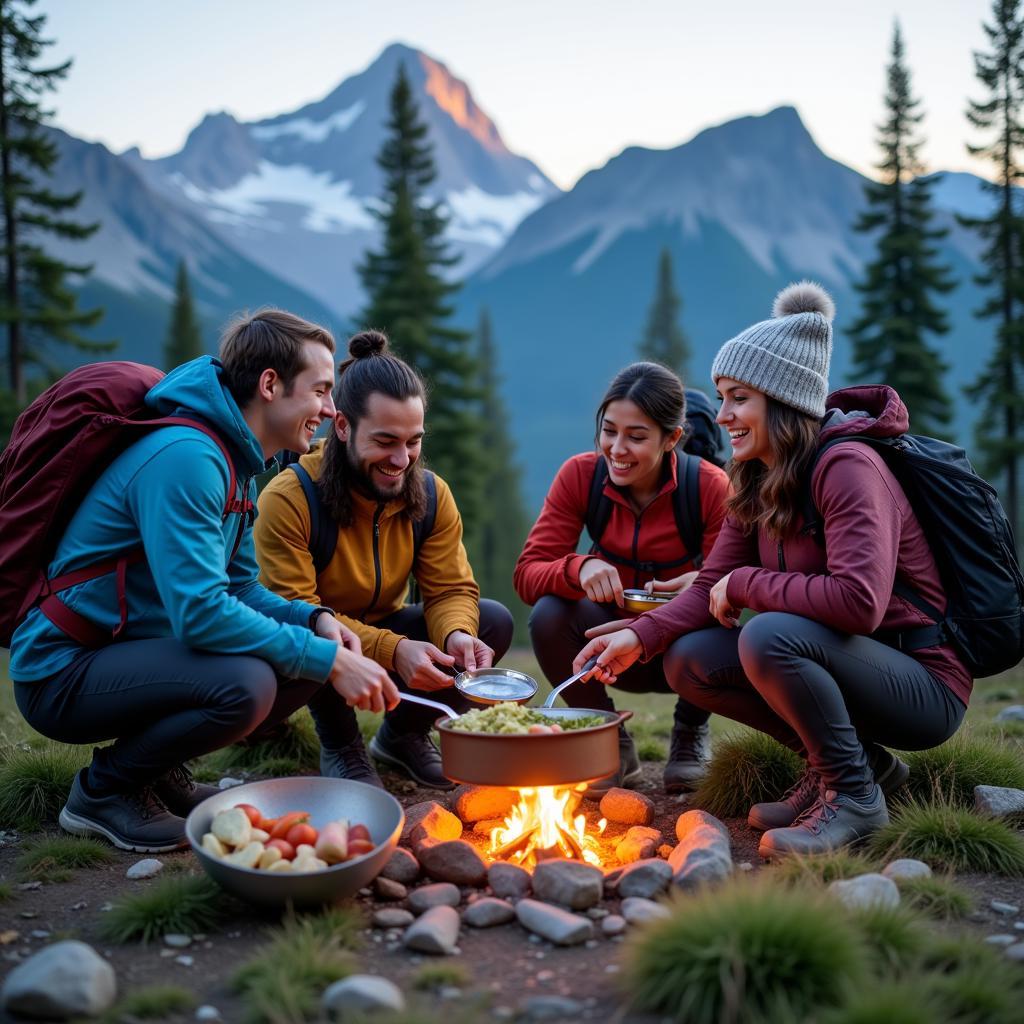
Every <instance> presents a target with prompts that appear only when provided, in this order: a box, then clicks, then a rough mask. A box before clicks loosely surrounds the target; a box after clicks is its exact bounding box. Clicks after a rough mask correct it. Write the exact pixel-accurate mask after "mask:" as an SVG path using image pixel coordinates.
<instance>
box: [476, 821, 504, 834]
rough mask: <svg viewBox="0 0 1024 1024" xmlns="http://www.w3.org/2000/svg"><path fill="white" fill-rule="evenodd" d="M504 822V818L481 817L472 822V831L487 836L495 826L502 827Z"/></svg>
mask: <svg viewBox="0 0 1024 1024" xmlns="http://www.w3.org/2000/svg"><path fill="white" fill-rule="evenodd" d="M504 824H505V819H504V818H483V819H481V820H480V821H475V822H473V831H474V832H475V833H476V834H477V835H478V836H489V835H490V834H491V833H492V832H493V831H494V830H495V829H496V828H502V827H503V826H504Z"/></svg>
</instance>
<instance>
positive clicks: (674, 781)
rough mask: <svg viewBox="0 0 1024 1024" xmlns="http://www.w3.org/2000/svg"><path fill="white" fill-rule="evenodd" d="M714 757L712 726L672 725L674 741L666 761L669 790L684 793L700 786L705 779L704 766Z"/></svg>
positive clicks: (665, 773) (680, 723)
mask: <svg viewBox="0 0 1024 1024" xmlns="http://www.w3.org/2000/svg"><path fill="white" fill-rule="evenodd" d="M710 760H711V728H710V726H709V725H708V723H707V722H705V723H704V724H703V725H684V724H683V723H682V722H676V723H675V725H673V726H672V741H671V744H670V746H669V751H668V761H667V762H666V763H665V772H664V775H663V778H664V780H665V792H666V793H683V792H686V791H687V790H691V789H696V788H697V786H698V785H699V784H700V783H701V782H702V781H703V779H704V769H705V768H707V764H708V761H710Z"/></svg>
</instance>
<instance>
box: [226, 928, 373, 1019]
mask: <svg viewBox="0 0 1024 1024" xmlns="http://www.w3.org/2000/svg"><path fill="white" fill-rule="evenodd" d="M361 926H362V918H361V916H360V915H359V913H358V912H357V911H354V910H348V909H344V908H335V909H332V910H330V911H328V912H327V913H325V914H323V915H321V916H318V917H304V918H302V919H301V920H296V919H295V918H290V919H289V920H287V921H286V922H285V924H284V925H283V926H282V927H281V928H280V929H277V930H276V935H275V936H274V938H273V939H272V941H271V942H270V944H269V945H268V946H267V947H266V948H265V949H264V950H263V952H262V953H260V954H259V955H258V956H257V957H256V958H255V959H254V960H251V961H250V962H249V963H247V964H246V965H245V966H244V967H242V968H241V969H240V970H238V971H237V972H236V974H235V976H234V978H233V979H232V986H233V988H234V989H235V991H236V992H239V993H241V995H242V998H243V1000H244V1001H245V1004H246V1017H245V1019H246V1021H248V1022H249V1024H291V1022H293V1021H294V1022H300V1021H305V1020H308V1019H310V1018H312V1017H313V1016H315V1014H316V1011H317V1006H318V1004H319V1000H320V995H321V993H322V992H323V990H324V989H325V988H326V987H327V986H328V985H330V984H331V983H332V982H334V981H338V980H340V979H341V978H344V977H347V976H348V975H349V974H351V973H352V972H353V971H354V970H355V968H356V964H355V961H354V960H353V958H352V955H351V954H350V952H349V950H350V949H352V948H354V946H355V945H356V942H357V936H358V933H359V929H360V927H361Z"/></svg>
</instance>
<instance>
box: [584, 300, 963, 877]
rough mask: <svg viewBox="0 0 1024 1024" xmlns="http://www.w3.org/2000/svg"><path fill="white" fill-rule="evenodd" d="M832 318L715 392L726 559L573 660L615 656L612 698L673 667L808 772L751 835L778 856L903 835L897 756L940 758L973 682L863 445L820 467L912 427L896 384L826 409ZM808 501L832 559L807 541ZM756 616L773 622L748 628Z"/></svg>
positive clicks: (752, 343) (811, 319) (738, 357)
mask: <svg viewBox="0 0 1024 1024" xmlns="http://www.w3.org/2000/svg"><path fill="white" fill-rule="evenodd" d="M833 312H834V311H833V306H832V301H831V299H830V298H829V297H828V295H827V294H826V293H825V292H824V291H823V290H822V289H821V288H819V287H818V286H817V285H812V284H809V283H807V282H802V283H801V284H799V285H793V286H791V287H790V288H788V289H786V290H785V291H783V292H782V293H781V294H780V295H779V297H778V298H777V299H776V303H775V309H774V318H773V319H771V320H766V321H764V322H763V323H760V324H755V325H754V326H753V327H750V328H748V329H747V330H746V331H744V332H743V333H742V334H740V335H738V336H737V337H735V338H733V339H732V340H731V341H729V342H726V344H725V345H724V346H723V347H722V349H721V350H720V351H719V353H718V356H717V357H716V359H715V362H714V365H713V367H712V377H713V379H714V381H715V385H716V387H717V388H718V391H719V394H720V396H721V399H722V407H721V411H720V412H719V415H718V422H719V423H721V424H722V425H723V426H725V427H726V428H727V429H728V431H729V436H730V439H731V441H732V449H733V458H732V462H731V463H730V476H731V479H732V483H733V487H734V488H735V496H734V497H733V498H731V499H730V501H729V505H728V515H727V518H726V521H725V524H724V525H723V527H722V530H721V532H720V533H719V536H718V542H717V543H716V545H715V549H714V551H712V552H711V554H710V556H709V557H708V560H707V563H706V565H705V566H704V568H703V570H702V571H701V573H700V576H699V577H698V579H697V580H696V581H695V582H694V584H693V585H692V586H691V587H690V588H689V589H688V590H687V591H686V592H685V593H684V594H681V595H680V596H679V597H678V598H675V599H674V600H672V601H671V602H670V603H669V604H667V605H665V606H663V607H662V608H659V609H657V610H656V611H652V612H650V613H648V614H646V615H644V616H642V617H641V618H639V619H636V620H635V621H633V622H632V623H630V624H629V626H628V628H621V627H622V624H621V623H620V624H619V628H617V629H616V628H614V627H609V628H608V629H606V630H605V631H604V635H601V636H597V632H598V631H594V632H592V633H591V635H592V636H594V637H595V639H593V640H592V641H591V642H590V643H589V644H588V645H587V646H586V647H585V648H584V649H583V650H582V651H581V652H580V654H579V655H578V657H577V658H576V663H577V664H582V663H583V662H584V661H586V660H587V658H589V657H591V656H592V655H594V654H600V657H599V661H598V665H599V669H598V673H599V678H601V679H602V680H603V681H605V682H609V683H611V682H614V681H615V678H616V676H617V675H618V674H619V673H622V672H625V671H626V670H627V669H630V667H631V666H633V664H634V663H635V662H636V661H637V660H638V659H642V660H644V661H647V660H648V659H650V658H653V657H656V656H658V655H659V654H662V652H664V664H665V673H666V675H667V676H668V679H669V682H670V683H671V685H672V688H673V689H674V690H676V692H677V693H679V694H680V695H681V696H683V697H685V698H686V699H687V700H689V701H692V702H693V703H694V704H697V705H698V706H700V707H703V708H706V709H707V710H709V711H715V712H718V713H720V714H723V715H726V716H727V717H729V718H732V719H735V720H737V721H740V722H743V723H745V724H747V725H749V726H752V727H753V728H755V729H759V730H760V731H761V732H765V733H767V734H768V735H770V736H774V737H775V738H776V739H777V740H779V741H780V742H781V743H783V744H785V745H786V746H788V747H789V748H790V749H792V750H794V751H796V752H797V753H799V754H800V755H801V757H803V758H804V760H805V762H806V770H805V772H804V774H803V776H802V777H801V779H800V781H799V782H798V784H797V785H796V786H795V787H794V788H793V789H792V790H791V791H790V792H789V793H787V794H786V795H785V796H784V797H783V798H782V799H781V800H780V801H778V802H776V803H764V804H757V805H755V806H754V807H752V808H751V811H750V817H749V821H750V823H751V825H753V826H755V827H757V828H761V829H765V830H766V831H765V833H764V835H763V836H762V838H761V845H760V852H761V855H762V856H764V857H771V856H775V855H781V854H786V853H818V852H823V851H826V850H830V849H834V848H836V847H838V846H842V845H844V844H846V843H849V842H853V841H856V840H858V839H860V838H863V837H864V836H866V835H868V834H870V833H871V832H873V831H874V830H876V829H877V828H879V827H880V826H881V825H883V824H884V823H885V822H886V821H888V813H887V810H886V804H885V795H884V794H885V792H891V791H892V789H894V788H895V787H897V786H898V785H901V784H902V783H903V782H904V781H905V780H906V777H907V772H908V769H907V766H906V765H905V764H903V762H901V761H900V760H898V759H897V758H895V757H894V756H893V755H892V754H891V753H889V752H888V751H887V750H886V749H885V747H884V746H883V744H885V745H892V746H896V747H899V748H901V749H910V750H912V749H926V748H928V747H931V746H935V745H936V744H939V743H942V742H943V741H944V740H946V739H947V738H948V737H949V736H951V735H952V734H953V733H954V732H955V731H956V729H957V728H958V726H959V725H960V723H961V721H962V720H963V716H964V712H965V710H966V706H967V700H968V697H969V695H970V691H971V685H972V680H971V677H970V674H969V673H968V671H967V669H966V667H965V666H964V665H963V663H962V662H961V661H960V659H959V657H958V656H957V655H956V653H955V652H954V650H953V649H952V648H951V647H949V646H948V645H944V644H943V643H942V641H941V635H940V634H939V632H938V629H937V627H936V626H935V625H934V623H932V622H931V621H930V620H928V619H927V617H926V616H925V615H924V614H923V613H922V612H920V611H918V610H917V609H916V608H915V607H914V605H913V604H911V603H910V602H909V601H907V600H906V599H904V598H903V597H902V596H900V594H899V592H900V591H903V592H907V587H909V588H911V589H912V590H913V591H915V592H916V594H917V595H918V596H919V597H921V598H924V599H925V600H926V601H928V602H930V603H931V605H933V606H934V607H936V608H938V609H939V610H940V611H943V612H944V611H945V608H946V597H945V594H944V592H943V589H942V585H941V582H940V579H939V573H938V570H937V568H936V565H935V560H934V558H933V557H932V553H931V550H930V548H929V546H928V543H927V541H926V539H925V536H924V534H923V532H922V529H921V526H920V523H919V522H918V520H917V517H916V516H915V514H914V511H913V509H912V507H911V505H910V502H909V501H908V500H907V497H906V495H905V494H904V492H903V489H902V488H901V487H900V485H899V483H898V482H897V481H896V478H895V477H894V476H893V474H892V473H891V472H890V470H889V469H888V467H887V466H886V464H885V463H884V461H883V460H882V458H881V456H880V455H878V453H877V452H875V451H874V450H872V449H871V448H869V447H868V445H866V444H860V443H858V442H857V441H855V440H853V441H850V442H848V443H847V442H844V443H839V444H835V445H834V446H832V447H830V448H829V449H828V450H827V451H826V452H824V453H823V454H822V455H821V456H820V458H818V449H819V448H820V447H821V446H822V445H823V444H824V443H826V442H827V441H828V440H829V439H830V438H834V437H837V436H840V435H842V436H845V435H856V434H862V435H873V436H876V437H892V436H895V435H897V434H901V433H904V432H905V431H906V430H907V428H908V420H907V410H906V407H905V406H904V405H903V403H902V402H901V401H900V399H899V396H898V395H897V394H896V393H895V392H894V391H893V390H892V389H891V388H888V387H884V386H877V387H863V388H854V389H850V390H849V391H847V392H838V393H837V394H836V395H834V396H832V398H831V399H830V402H829V404H830V406H832V408H830V409H829V410H828V411H826V392H827V382H828V366H829V359H830V356H831V350H832V326H831V320H832V316H833ZM843 409H847V410H848V409H855V410H858V411H855V412H847V413H845V414H844V413H843V412H842V410H843ZM808 477H809V479H808ZM808 497H809V498H810V499H811V500H812V501H813V505H814V508H815V509H816V510H817V515H818V516H819V518H820V523H821V527H822V540H823V543H822V542H820V541H819V540H818V539H816V538H815V537H814V536H812V535H811V534H810V533H809V532H808V531H807V530H806V529H804V527H805V526H806V525H807V524H806V521H805V517H804V515H803V510H804V509H805V508H806V507H807V502H808ZM745 608H749V609H752V610H753V611H756V612H759V613H760V614H758V615H756V616H754V617H753V618H752V619H751V620H750V621H749V622H747V623H746V624H745V625H744V626H742V627H740V626H739V624H738V616H739V613H740V612H741V611H742V610H743V609H745Z"/></svg>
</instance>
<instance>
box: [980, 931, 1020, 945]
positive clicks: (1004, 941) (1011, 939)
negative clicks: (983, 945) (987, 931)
mask: <svg viewBox="0 0 1024 1024" xmlns="http://www.w3.org/2000/svg"><path fill="white" fill-rule="evenodd" d="M982 941H984V942H987V943H988V944H989V945H990V946H1005V947H1006V948H1007V949H1009V948H1010V946H1013V945H1015V944H1016V942H1017V936H1016V935H1007V934H1006V933H1005V932H1002V933H1000V934H998V935H986V936H985V938H984V939H983V940H982Z"/></svg>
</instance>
